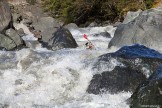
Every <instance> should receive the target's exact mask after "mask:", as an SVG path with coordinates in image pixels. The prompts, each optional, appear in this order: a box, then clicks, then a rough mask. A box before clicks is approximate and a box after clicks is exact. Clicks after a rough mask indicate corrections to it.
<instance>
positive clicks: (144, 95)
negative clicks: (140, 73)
mask: <svg viewBox="0 0 162 108" xmlns="http://www.w3.org/2000/svg"><path fill="white" fill-rule="evenodd" d="M131 100H132V101H131V105H130V106H131V108H141V107H147V108H148V107H149V108H153V107H157V108H161V107H162V102H161V100H162V64H161V65H160V66H159V68H158V69H157V70H156V71H155V72H154V73H153V74H152V75H151V76H150V77H149V78H148V79H147V80H146V81H144V82H143V83H141V84H140V86H139V87H138V88H137V89H136V91H135V92H134V93H133V95H132V96H131Z"/></svg>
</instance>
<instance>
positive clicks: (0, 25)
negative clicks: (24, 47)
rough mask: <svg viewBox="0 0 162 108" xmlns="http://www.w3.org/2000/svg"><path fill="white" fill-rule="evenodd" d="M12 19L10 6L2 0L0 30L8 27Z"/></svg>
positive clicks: (0, 2)
mask: <svg viewBox="0 0 162 108" xmlns="http://www.w3.org/2000/svg"><path fill="white" fill-rule="evenodd" d="M10 21H11V11H10V7H9V5H8V4H7V2H6V1H5V0H1V1H0V32H1V31H3V30H4V29H5V28H7V27H8V25H9V23H10Z"/></svg>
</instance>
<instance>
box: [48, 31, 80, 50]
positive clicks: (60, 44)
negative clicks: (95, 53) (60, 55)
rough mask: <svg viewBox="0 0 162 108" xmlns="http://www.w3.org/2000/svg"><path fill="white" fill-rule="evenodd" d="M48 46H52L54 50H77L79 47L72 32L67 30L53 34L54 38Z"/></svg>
mask: <svg viewBox="0 0 162 108" xmlns="http://www.w3.org/2000/svg"><path fill="white" fill-rule="evenodd" d="M48 45H49V46H51V48H52V49H53V50H58V49H62V48H76V47H77V46H78V45H77V43H76V41H75V39H74V38H73V36H72V34H71V33H70V31H69V30H68V29H65V28H60V29H58V30H57V31H56V32H55V33H54V34H53V37H52V38H51V39H50V42H49V43H48Z"/></svg>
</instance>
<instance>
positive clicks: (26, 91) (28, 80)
mask: <svg viewBox="0 0 162 108" xmlns="http://www.w3.org/2000/svg"><path fill="white" fill-rule="evenodd" d="M115 29H116V28H114V27H112V26H106V27H93V28H78V29H71V30H70V31H71V33H72V35H73V37H74V38H75V39H76V41H77V43H78V45H79V47H78V48H76V49H62V50H58V51H49V50H47V49H45V48H42V47H40V45H38V47H37V48H36V49H32V48H27V49H22V50H20V51H0V107H3V106H7V107H9V108H24V107H25V108H129V106H128V105H127V104H126V100H127V99H128V98H129V97H130V96H131V93H129V92H121V93H118V94H110V93H104V94H102V95H94V94H88V93H87V92H86V89H87V87H88V85H89V83H90V81H91V79H92V77H93V75H94V74H96V72H94V71H93V70H92V66H93V64H94V62H95V61H96V59H97V57H98V56H100V55H102V54H105V53H109V52H113V51H115V50H117V49H116V48H114V49H111V50H108V49H107V47H108V42H109V41H110V40H111V38H106V37H102V36H98V37H95V36H94V34H96V33H99V32H105V31H107V32H109V33H110V34H111V36H112V37H113V35H114V32H115ZM84 33H85V34H87V36H88V38H89V40H91V41H92V43H93V44H94V45H95V47H96V50H86V49H85V46H84V44H85V43H86V41H87V40H85V39H84V38H83V34H84ZM112 64H113V65H114V66H112V69H113V67H115V66H116V64H117V63H115V62H114V63H112Z"/></svg>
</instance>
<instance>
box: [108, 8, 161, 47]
mask: <svg viewBox="0 0 162 108" xmlns="http://www.w3.org/2000/svg"><path fill="white" fill-rule="evenodd" d="M161 16H162V9H149V10H146V11H143V12H141V13H140V14H139V15H138V16H137V17H135V19H134V20H129V21H128V20H127V21H125V24H121V25H119V26H118V27H117V30H116V31H115V34H114V37H113V38H112V40H111V41H110V43H109V45H108V47H109V48H110V47H112V46H116V47H122V46H125V45H132V44H135V43H139V44H143V45H145V46H147V47H149V48H153V49H159V48H160V47H161V46H162V42H161V41H162V36H161V34H162V17H161Z"/></svg>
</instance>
